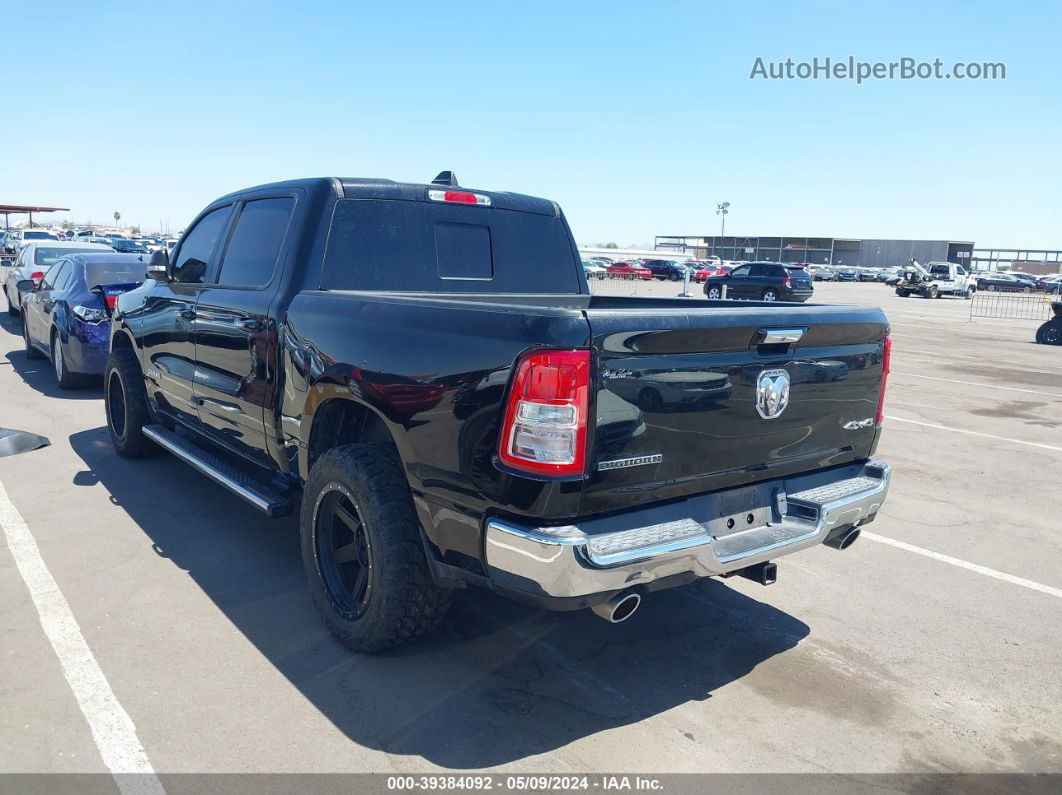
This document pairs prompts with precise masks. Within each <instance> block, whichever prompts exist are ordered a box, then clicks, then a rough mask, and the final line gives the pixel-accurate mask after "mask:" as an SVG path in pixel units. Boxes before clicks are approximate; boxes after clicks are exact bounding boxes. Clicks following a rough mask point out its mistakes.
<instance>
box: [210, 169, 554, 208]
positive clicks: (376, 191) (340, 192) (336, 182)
mask: <svg viewBox="0 0 1062 795" xmlns="http://www.w3.org/2000/svg"><path fill="white" fill-rule="evenodd" d="M271 188H305V189H307V190H315V189H316V190H320V189H322V188H324V189H330V190H332V191H334V192H335V195H336V197H337V198H340V199H392V200H394V199H404V200H406V201H424V200H426V199H427V196H428V194H427V192H428V191H429V190H461V191H470V192H474V193H482V194H486V195H487V196H490V198H491V206H493V207H497V208H499V209H502V210H517V211H520V212H529V213H536V214H538V215H552V216H559V215H560V207H558V206H557V204H556V203H555V202H552V201H550V200H549V199H542V198H538V197H536V196H527V195H525V194H522V193H510V192H508V191H488V190H482V189H480V188H468V187H465V186H463V185H462V186H457V185H454V184H449V185H444V184H440V183H427V182H423V183H421V182H395V181H394V180H392V179H382V178H374V177H307V178H304V179H290V180H285V181H283V182H270V183H267V184H264V185H256V186H254V187H250V188H244V189H242V190H238V191H233V192H232V193H229V194H227V195H225V196H222V197H221V198H219V199H217V200H216V201H215V202H213V203H214V204H216V203H217V202H219V201H224V200H226V199H234V198H236V197H238V196H240V195H242V194H244V193H249V192H251V191H260V190H269V189H271Z"/></svg>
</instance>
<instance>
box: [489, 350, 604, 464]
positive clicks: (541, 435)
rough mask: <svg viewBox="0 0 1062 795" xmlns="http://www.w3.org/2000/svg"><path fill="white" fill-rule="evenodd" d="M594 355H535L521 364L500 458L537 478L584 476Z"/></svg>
mask: <svg viewBox="0 0 1062 795" xmlns="http://www.w3.org/2000/svg"><path fill="white" fill-rule="evenodd" d="M589 404H590V351H582V350H580V351H534V352H532V353H529V354H527V355H525V356H524V357H523V358H521V359H520V361H519V362H518V363H517V365H516V372H515V375H514V376H513V386H512V390H511V391H510V393H509V401H508V403H507V404H506V407H505V422H504V423H503V424H502V428H501V434H500V437H499V438H500V444H499V458H500V459H501V462H502V463H503V464H505V465H506V466H510V467H512V468H513V469H519V470H523V471H524V472H531V473H534V474H538V475H560V476H564V475H582V474H583V470H584V465H585V461H586V422H587V413H588V411H589Z"/></svg>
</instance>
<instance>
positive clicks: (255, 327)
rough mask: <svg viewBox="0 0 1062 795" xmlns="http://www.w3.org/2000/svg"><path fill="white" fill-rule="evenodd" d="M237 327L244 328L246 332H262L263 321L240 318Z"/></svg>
mask: <svg viewBox="0 0 1062 795" xmlns="http://www.w3.org/2000/svg"><path fill="white" fill-rule="evenodd" d="M236 325H237V326H239V327H240V328H242V329H243V330H244V331H251V332H254V331H261V330H262V321H261V320H259V319H258V318H256V317H245V318H240V319H239V320H237V321H236Z"/></svg>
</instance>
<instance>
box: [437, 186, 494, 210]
mask: <svg viewBox="0 0 1062 795" xmlns="http://www.w3.org/2000/svg"><path fill="white" fill-rule="evenodd" d="M428 198H429V199H431V200H432V201H433V202H453V203H456V204H478V205H480V206H482V207H490V196H484V195H483V194H482V193H471V192H469V191H466V190H430V191H428Z"/></svg>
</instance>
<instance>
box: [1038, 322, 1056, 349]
mask: <svg viewBox="0 0 1062 795" xmlns="http://www.w3.org/2000/svg"><path fill="white" fill-rule="evenodd" d="M1036 341H1037V342H1039V343H1040V344H1041V345H1062V323H1060V322H1059V321H1057V320H1048V321H1047V322H1046V323H1044V324H1043V325H1042V326H1040V328H1038V329H1037V330H1036Z"/></svg>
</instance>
